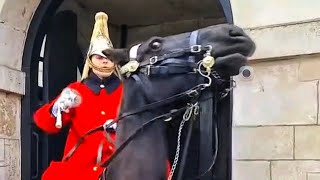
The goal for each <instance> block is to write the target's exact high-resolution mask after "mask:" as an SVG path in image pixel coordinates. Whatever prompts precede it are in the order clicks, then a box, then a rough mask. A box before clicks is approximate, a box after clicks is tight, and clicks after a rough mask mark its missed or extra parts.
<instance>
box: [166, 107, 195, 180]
mask: <svg viewBox="0 0 320 180" xmlns="http://www.w3.org/2000/svg"><path fill="white" fill-rule="evenodd" d="M198 113H199V105H198V103H195V104H192V105H190V104H189V107H188V108H187V110H186V111H185V113H184V114H183V119H182V121H181V122H180V126H179V131H178V138H177V149H176V154H175V156H174V161H173V164H172V167H171V171H170V174H169V177H168V180H172V177H173V174H174V171H175V169H176V167H177V164H178V161H179V156H180V145H181V142H180V139H181V133H182V129H183V127H184V124H185V122H187V121H189V119H190V118H191V116H192V114H198Z"/></svg>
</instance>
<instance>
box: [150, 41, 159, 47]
mask: <svg viewBox="0 0 320 180" xmlns="http://www.w3.org/2000/svg"><path fill="white" fill-rule="evenodd" d="M160 47H161V43H160V42H158V41H155V42H153V43H152V44H151V48H152V49H159V48H160Z"/></svg>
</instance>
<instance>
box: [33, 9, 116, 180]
mask: <svg viewBox="0 0 320 180" xmlns="http://www.w3.org/2000/svg"><path fill="white" fill-rule="evenodd" d="M107 22H108V15H107V14H106V13H103V12H99V13H97V14H96V16H95V24H94V29H93V33H92V37H91V41H90V47H89V50H88V53H87V56H86V60H85V66H84V69H83V72H82V77H81V81H79V82H74V83H71V84H69V85H68V86H67V87H66V88H65V89H64V90H63V91H62V92H61V94H60V95H59V96H58V97H56V98H55V99H54V100H52V101H50V102H49V103H47V104H45V105H43V106H42V107H41V108H39V109H38V110H37V111H36V112H35V114H34V121H35V123H36V125H37V126H38V127H39V128H40V129H42V130H43V131H44V132H46V133H48V134H53V133H58V132H59V131H60V130H61V128H63V127H65V126H69V127H70V130H69V133H68V136H67V141H66V146H65V149H64V154H63V159H62V160H61V161H52V162H51V163H50V166H49V167H48V168H47V169H46V170H45V172H44V173H43V175H42V180H57V179H59V180H67V179H68V180H70V179H85V180H97V179H98V178H99V175H100V174H101V173H102V172H103V170H104V169H103V168H102V167H100V166H99V163H101V162H103V161H106V160H107V159H108V158H109V157H110V156H111V154H112V153H113V152H114V149H115V146H114V144H113V142H112V141H115V128H116V127H115V125H116V124H113V125H112V126H110V127H109V128H108V129H106V131H107V132H108V133H107V134H108V136H107V137H108V138H107V137H106V134H105V132H104V131H98V132H95V133H92V134H90V136H87V137H86V139H85V140H83V139H81V138H82V137H83V136H85V135H86V134H87V132H88V131H90V130H92V129H94V128H96V127H99V126H101V125H103V124H105V125H106V124H108V123H110V122H113V119H116V116H117V113H118V109H119V105H120V101H121V98H122V83H121V81H120V79H119V76H118V75H117V70H116V68H115V64H114V63H113V62H112V61H111V60H110V59H109V58H110V57H108V56H106V55H104V54H103V53H102V51H103V50H105V49H113V45H112V42H111V40H110V37H109V33H108V25H107ZM66 61H67V60H66ZM79 138H80V141H81V143H79Z"/></svg>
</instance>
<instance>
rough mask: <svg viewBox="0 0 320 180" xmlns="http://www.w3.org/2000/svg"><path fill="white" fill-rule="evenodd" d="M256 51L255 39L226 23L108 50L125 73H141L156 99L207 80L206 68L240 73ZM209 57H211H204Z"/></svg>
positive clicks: (228, 73) (230, 73)
mask: <svg viewBox="0 0 320 180" xmlns="http://www.w3.org/2000/svg"><path fill="white" fill-rule="evenodd" d="M254 50H255V44H254V42H253V41H252V40H251V39H250V38H249V37H248V36H247V35H246V34H245V32H244V31H243V30H242V29H241V28H239V27H236V26H234V25H227V24H223V25H215V26H210V27H207V28H203V29H199V30H197V31H194V32H188V33H183V34H178V35H173V36H168V37H152V38H150V39H149V40H147V41H145V42H142V43H141V44H138V45H136V46H133V47H131V48H130V49H129V50H126V49H115V50H106V51H105V52H104V53H105V54H106V55H108V56H111V58H112V59H114V60H115V62H116V63H117V64H119V65H120V66H121V67H122V71H123V73H126V74H127V75H129V74H131V75H133V74H134V75H138V77H140V78H141V82H142V83H144V87H145V89H146V90H148V91H149V92H150V93H152V96H153V98H155V99H154V100H159V99H163V98H166V97H168V96H171V95H173V94H177V93H179V92H182V91H184V90H186V89H190V88H191V87H193V86H195V85H197V84H201V83H205V82H204V81H207V80H208V79H207V78H203V76H205V75H206V74H207V72H205V70H206V69H207V68H206V67H208V70H209V71H212V70H214V71H216V72H217V73H218V74H219V75H220V76H222V77H229V76H234V75H237V74H239V69H240V68H241V67H242V66H244V65H245V64H246V62H247V57H248V56H251V55H252V53H253V52H254ZM206 56H209V57H207V58H206V59H205V60H204V57H206ZM210 56H213V57H214V59H215V61H214V62H212V59H211V60H210ZM212 63H214V65H213V66H212V67H211V66H210V65H212ZM209 66H210V67H209ZM195 74H198V75H199V76H196V75H195ZM128 77H129V76H128ZM124 78H126V77H124ZM136 80H137V79H136Z"/></svg>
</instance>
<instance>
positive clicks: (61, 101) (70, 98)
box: [52, 88, 81, 117]
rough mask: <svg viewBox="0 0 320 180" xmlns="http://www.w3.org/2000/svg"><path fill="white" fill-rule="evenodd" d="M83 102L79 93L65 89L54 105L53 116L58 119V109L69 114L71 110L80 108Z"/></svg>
mask: <svg viewBox="0 0 320 180" xmlns="http://www.w3.org/2000/svg"><path fill="white" fill-rule="evenodd" d="M80 102H81V97H80V95H79V93H77V92H76V91H75V90H72V89H70V88H65V89H64V90H63V91H62V93H61V95H60V97H59V98H58V99H57V101H56V102H55V103H54V105H53V107H52V114H53V115H54V116H55V117H57V113H58V109H59V108H60V110H61V111H63V112H66V113H68V112H69V110H70V109H71V108H74V107H76V106H78V105H79V104H80Z"/></svg>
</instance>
